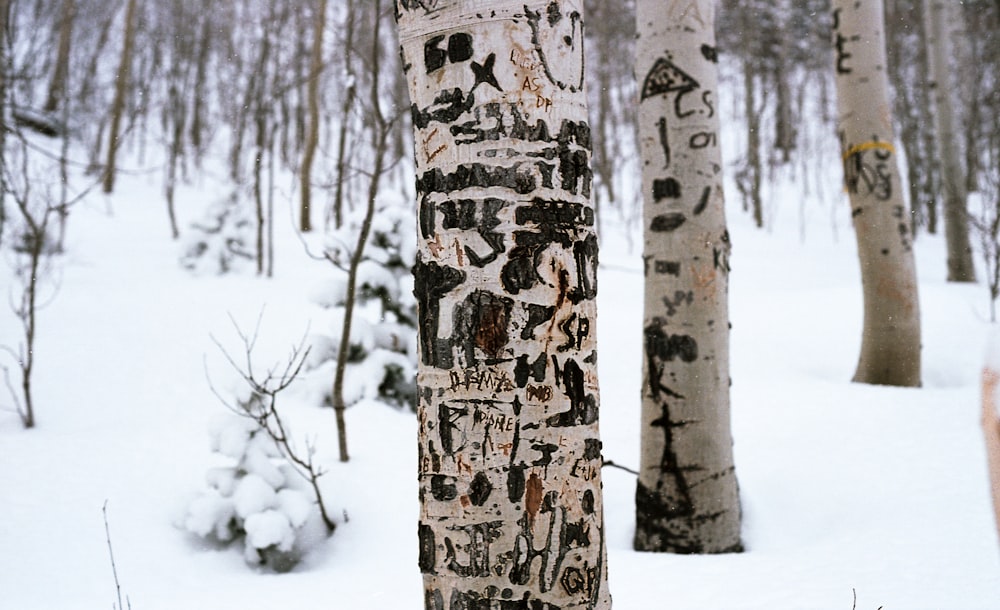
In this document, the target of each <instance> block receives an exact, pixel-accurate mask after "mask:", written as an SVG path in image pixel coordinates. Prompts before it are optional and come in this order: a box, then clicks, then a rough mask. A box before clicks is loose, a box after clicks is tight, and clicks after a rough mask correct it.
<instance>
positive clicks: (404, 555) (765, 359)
mask: <svg viewBox="0 0 1000 610" xmlns="http://www.w3.org/2000/svg"><path fill="white" fill-rule="evenodd" d="M119 185H120V186H119V192H118V193H117V194H115V195H114V197H113V198H111V199H110V200H105V199H104V198H103V196H100V195H97V194H94V195H91V196H90V197H89V198H88V199H87V200H85V201H84V202H83V203H81V204H80V205H78V206H77V207H76V208H75V209H74V212H73V214H72V217H71V220H70V225H69V248H68V250H69V251H68V253H67V254H66V255H65V256H64V257H62V260H61V261H60V262H59V263H58V264H59V267H60V269H61V272H60V278H61V279H60V282H59V288H58V291H57V293H56V294H55V296H54V297H53V299H52V301H51V303H50V304H49V305H48V306H47V307H46V308H45V309H44V310H42V312H41V314H40V318H39V331H38V332H39V335H38V344H37V351H36V359H37V360H36V367H37V368H36V373H35V375H36V376H35V387H36V393H35V399H36V408H37V418H38V427H37V428H36V429H34V430H30V431H25V430H22V429H21V427H20V423H19V421H18V419H17V418H16V417H15V415H14V414H13V413H10V412H0V608H4V609H8V608H9V609H10V610H36V609H38V610H41V609H45V610H74V609H93V608H109V607H111V605H112V603H114V602H116V592H115V582H114V578H113V574H112V568H111V562H110V559H109V554H108V544H107V540H106V537H105V529H104V521H103V515H102V506H105V503H106V506H107V514H108V517H109V523H110V532H111V539H112V542H113V548H114V559H115V563H116V566H117V573H118V577H119V579H120V583H121V587H122V591H123V596H124V595H127V596H128V597H129V599H130V600H131V606H132V608H134V609H135V610H158V609H164V610H167V609H169V610H177V609H184V610H196V609H202V608H204V609H212V610H217V609H227V608H233V609H237V608H238V609H240V610H253V609H276V608H297V609H301V610H306V609H310V608H317V609H319V608H336V609H400V610H406V609H410V610H417V609H418V608H421V607H422V593H421V582H420V575H419V573H418V570H417V544H416V542H417V540H416V516H417V509H418V507H417V487H416V477H415V473H416V459H415V457H416V456H415V453H416V440H415V434H416V425H415V418H414V416H413V415H412V414H410V413H407V412H403V411H397V410H394V409H391V408H389V407H385V406H381V405H377V404H373V403H362V404H359V405H357V406H355V407H353V408H351V409H350V410H349V411H348V413H347V424H348V435H349V440H350V451H351V455H352V461H351V462H350V463H349V464H346V465H341V464H339V463H338V462H337V461H336V445H335V441H334V438H335V435H334V418H333V413H332V411H330V410H323V409H318V408H315V407H305V406H301V405H296V404H295V401H294V400H292V401H290V402H289V403H288V409H289V413H290V417H291V418H292V420H293V426H294V429H295V431H296V433H297V434H298V435H300V438H302V439H305V438H306V437H308V438H310V439H314V440H315V441H316V443H317V445H318V458H319V459H320V460H322V461H323V462H324V464H325V465H326V466H327V467H328V468H329V473H328V474H327V475H326V477H324V479H323V481H324V482H323V485H324V489H325V490H326V495H327V496H328V501H329V502H330V503H331V504H332V512H333V514H334V516H336V517H337V519H338V521H339V527H338V529H337V531H336V533H335V535H334V536H333V537H332V538H330V539H329V540H328V541H327V542H326V543H324V544H323V545H321V546H320V547H319V548H318V549H317V550H316V551H314V552H313V553H311V554H310V555H308V556H307V557H306V560H305V561H304V562H303V563H302V564H301V565H300V566H299V567H297V568H296V569H295V570H294V571H293V572H291V573H288V574H281V575H278V574H273V573H267V572H257V571H255V570H253V569H251V568H249V567H248V566H247V565H246V564H245V563H244V561H243V559H242V556H241V551H240V549H238V548H228V549H219V548H212V547H210V546H207V545H205V544H203V543H201V542H200V541H199V540H198V539H197V538H194V537H193V536H190V535H188V534H185V533H184V532H183V531H182V530H181V529H179V528H178V524H179V523H180V522H181V520H182V519H183V516H184V512H185V509H186V506H187V503H188V502H189V501H190V500H191V498H193V497H194V496H195V494H196V493H197V492H198V491H199V490H200V489H201V488H202V487H203V485H204V483H203V479H204V476H205V472H206V470H207V469H208V468H209V467H210V466H212V465H213V464H215V463H216V459H217V457H215V456H213V455H212V454H211V452H210V448H209V442H208V432H207V431H208V429H209V426H210V424H211V422H212V421H214V420H215V419H216V418H217V417H218V416H220V415H222V414H225V413H226V411H225V408H224V407H223V406H222V405H221V404H220V402H219V400H218V399H217V398H216V397H215V396H214V395H213V393H212V391H211V390H210V388H209V383H208V381H207V378H209V377H210V378H212V380H213V383H216V384H219V385H220V386H221V387H225V385H226V383H228V382H227V377H226V376H227V374H230V375H231V372H229V371H227V369H226V365H225V363H224V361H223V360H222V359H221V357H220V354H219V351H218V349H217V347H216V346H215V345H214V343H213V340H212V338H211V337H210V336H214V337H215V338H216V339H217V340H218V341H219V342H220V343H222V344H223V345H225V346H227V347H228V348H230V349H233V350H237V351H238V337H237V335H236V333H235V331H234V329H233V326H232V323H231V321H230V316H232V318H233V319H234V320H235V321H236V322H237V324H239V325H240V327H241V328H243V329H245V330H249V329H252V328H253V326H254V324H255V323H256V320H257V318H258V317H261V319H262V323H261V339H260V346H259V349H260V350H261V352H263V353H270V354H274V359H275V360H280V359H281V358H282V357H283V356H284V355H285V354H287V351H288V349H289V348H290V347H291V346H293V345H294V344H296V343H297V342H298V341H299V340H300V338H301V337H302V336H303V333H304V332H305V331H306V330H307V329H308V328H309V326H310V319H309V318H310V312H311V311H315V309H311V308H309V307H307V306H306V304H305V303H306V296H307V294H308V293H309V291H310V288H311V287H312V286H313V285H314V284H315V283H316V282H317V281H318V279H319V278H321V277H323V276H324V273H326V272H327V268H326V266H325V265H326V263H323V262H317V261H314V260H310V259H309V258H308V257H307V256H305V254H304V253H303V252H302V248H301V246H300V244H299V242H298V241H297V240H296V239H295V238H294V237H293V236H292V235H291V234H290V226H291V224H292V222H291V215H290V214H289V213H287V212H285V211H282V212H281V213H279V215H278V218H279V225H280V227H279V237H280V238H281V243H280V244H279V248H278V254H277V266H276V277H275V278H274V279H271V280H265V279H257V278H255V277H251V276H248V275H242V276H240V275H232V276H227V277H221V278H214V277H192V276H191V275H190V274H188V273H187V272H185V271H183V270H182V269H181V268H180V267H179V265H178V264H177V259H178V256H179V254H180V251H179V247H178V245H177V244H176V243H174V242H172V241H171V240H170V239H169V231H168V227H167V222H166V212H165V209H164V204H163V203H162V199H161V197H160V195H159V187H158V185H157V183H156V180H155V176H148V175H147V176H142V175H139V176H123V177H122V179H121V180H120V182H119ZM215 196H216V195H215V194H204V193H199V192H198V191H197V189H194V188H192V187H187V188H186V189H184V190H183V191H182V193H180V194H179V197H180V198H181V199H182V200H183V201H184V203H183V205H182V208H181V209H180V213H181V215H182V220H184V221H189V220H192V219H193V218H194V217H195V215H196V214H197V211H198V210H199V209H200V208H202V207H204V205H206V204H207V203H208V201H209V200H210V199H211V198H213V197H215ZM794 197H795V196H794V195H790V196H789V198H788V200H787V201H782V202H777V203H774V204H773V206H774V209H775V210H777V216H776V219H775V221H774V226H773V228H772V229H771V230H769V231H759V230H756V229H753V228H752V227H750V226H749V223H748V221H747V218H746V217H745V215H743V214H741V213H738V212H737V211H736V209H735V207H736V206H735V205H733V206H732V207H733V209H732V210H731V211H730V223H731V232H732V235H733V243H734V251H733V256H732V266H733V271H732V276H731V278H732V284H731V308H732V321H733V333H732V376H733V387H732V403H733V423H734V435H735V447H736V465H737V474H738V477H739V481H740V486H741V494H742V498H743V507H744V518H745V521H744V541H745V545H746V548H747V550H746V552H745V553H742V554H739V555H725V556H708V557H704V556H702V557H692V556H670V555H652V554H638V553H635V552H633V551H632V550H631V548H630V546H631V535H632V528H633V492H634V483H635V482H634V477H633V476H632V475H630V474H628V473H627V472H624V471H622V470H618V469H612V468H607V469H605V473H604V477H605V503H606V520H607V530H608V538H607V540H608V545H609V553H610V559H609V566H610V586H611V589H612V595H613V597H614V600H615V607H616V608H618V609H628V610H642V609H647V608H768V609H772V610H773V609H777V608H789V609H792V608H831V609H843V610H847V609H850V608H852V607H854V605H855V598H854V595H855V594H856V596H857V598H856V607H857V608H859V609H860V608H864V609H870V610H875V609H876V608H879V607H883V608H885V609H887V610H889V609H912V608H990V607H1000V546H998V543H997V534H996V530H995V527H994V523H993V521H992V513H991V507H990V503H989V502H990V500H989V490H988V482H987V476H986V471H985V456H984V449H983V443H982V437H981V435H980V430H979V427H978V400H979V391H978V381H979V371H980V366H981V362H982V357H983V353H984V344H985V337H986V335H987V333H988V332H989V324H988V322H987V315H988V314H987V311H988V308H987V300H986V290H985V288H983V287H982V286H960V285H951V284H948V283H946V282H945V280H944V274H945V265H944V251H943V244H942V241H941V240H940V239H939V238H929V237H928V236H926V235H923V236H921V237H920V238H919V240H918V242H917V253H918V264H919V270H920V289H921V295H920V296H921V307H922V315H923V328H924V375H923V377H924V387H923V388H921V389H892V388H883V387H869V386H863V385H857V384H852V383H851V382H850V377H851V375H852V373H853V367H854V364H855V362H856V358H857V353H858V349H859V345H860V325H861V294H860V287H859V273H858V269H857V267H858V265H857V259H856V256H855V253H854V245H853V241H852V239H853V238H852V235H851V232H850V230H849V227H848V225H847V222H846V220H845V216H846V215H845V214H841V213H839V212H837V213H832V212H831V210H830V208H820V207H817V209H816V210H815V213H813V214H812V215H811V220H810V221H809V223H810V224H809V232H808V234H807V237H806V239H805V241H802V240H801V239H800V232H801V226H800V224H799V221H798V219H797V218H796V219H794V220H793V219H792V218H791V217H793V216H797V215H798V214H799V213H800V211H799V210H800V208H799V202H798V201H796V200H795V199H794ZM809 205H812V204H809ZM816 205H817V206H818V204H816ZM841 205H843V206H844V207H845V208H846V204H843V202H841ZM831 219H835V220H836V222H837V223H838V229H837V231H836V232H835V231H833V230H832V228H831V224H830V223H831ZM835 235H836V236H837V237H836V238H835V237H834V236H835ZM623 241H624V240H622V239H620V234H618V233H616V232H614V231H609V232H608V234H607V235H606V236H605V240H604V250H603V253H602V269H601V275H600V290H601V296H600V297H599V298H600V302H599V307H600V319H599V333H600V334H599V337H600V347H599V350H600V354H601V358H600V372H601V389H602V417H601V426H602V434H603V437H604V442H605V457H606V458H608V459H611V460H614V461H615V462H617V463H619V464H622V465H627V466H632V467H634V466H636V465H637V462H638V439H639V430H638V423H639V416H638V409H639V389H638V388H639V382H640V378H641V370H640V360H641V358H640V353H639V350H640V334H641V302H642V298H641V291H642V274H641V273H640V269H641V264H640V261H639V258H638V255H637V254H629V253H628V252H627V251H626V249H625V248H624V247H623V246H622V245H621V244H622V243H623ZM0 274H3V275H2V276H0V285H2V286H5V287H6V286H8V285H9V284H10V281H9V280H10V278H9V271H8V270H7V267H3V270H2V271H0ZM17 331H18V327H17V324H16V321H15V319H14V318H13V316H12V314H11V313H10V311H9V309H8V308H7V307H3V308H0V342H2V343H5V344H8V345H13V344H15V342H16V340H17ZM0 402H2V404H4V405H6V404H8V401H7V399H6V396H4V397H3V399H2V401H0Z"/></svg>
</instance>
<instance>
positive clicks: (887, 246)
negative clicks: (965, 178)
mask: <svg viewBox="0 0 1000 610" xmlns="http://www.w3.org/2000/svg"><path fill="white" fill-rule="evenodd" d="M883 15H884V13H883V7H882V2H881V0H861V1H860V2H859V1H856V0H834V3H833V18H834V26H835V27H834V37H835V38H834V42H835V47H836V66H835V69H836V86H837V110H838V115H839V116H838V129H839V133H840V147H841V155H842V158H843V163H844V186H845V189H846V190H847V192H848V194H849V195H850V204H851V216H852V217H853V219H854V231H855V234H856V236H857V245H858V258H859V261H860V264H861V283H862V288H863V293H864V330H863V332H862V340H861V356H860V358H859V361H858V368H857V372H856V373H855V375H854V381H857V382H860V383H874V384H882V385H895V386H919V385H920V307H919V303H918V299H917V276H916V268H915V263H914V258H913V247H912V246H913V244H912V233H911V232H910V222H909V213H908V212H907V209H906V203H905V201H904V200H903V196H902V188H901V186H902V185H901V181H900V177H899V167H898V164H897V162H896V154H895V148H894V146H893V142H894V141H895V138H894V137H893V129H892V112H891V111H890V109H889V83H888V80H887V77H886V73H885V65H886V60H885V38H884V25H883Z"/></svg>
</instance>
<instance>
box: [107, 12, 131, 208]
mask: <svg viewBox="0 0 1000 610" xmlns="http://www.w3.org/2000/svg"><path fill="white" fill-rule="evenodd" d="M135 8H136V0H128V4H127V5H126V7H125V28H124V31H125V42H124V43H123V45H122V56H121V62H120V63H119V64H118V73H117V74H116V75H115V99H114V101H113V102H112V104H111V133H110V134H109V135H108V157H107V162H106V164H105V166H104V185H103V186H104V192H105V193H110V192H112V191H114V190H115V171H116V169H115V160H116V158H117V154H118V147H119V146H120V145H121V142H120V141H119V136H120V132H121V123H122V115H123V114H124V113H125V96H126V95H128V85H129V68H130V66H131V65H132V47H133V45H134V43H135V21H136V19H135Z"/></svg>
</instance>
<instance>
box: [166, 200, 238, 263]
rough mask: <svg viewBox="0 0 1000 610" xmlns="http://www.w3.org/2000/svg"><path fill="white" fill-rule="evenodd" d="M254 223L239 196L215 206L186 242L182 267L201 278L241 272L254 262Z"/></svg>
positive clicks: (212, 205) (193, 227)
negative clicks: (202, 275) (202, 276)
mask: <svg viewBox="0 0 1000 610" xmlns="http://www.w3.org/2000/svg"><path fill="white" fill-rule="evenodd" d="M253 226H254V225H253V219H252V218H251V217H250V210H249V208H248V206H244V205H240V199H239V195H238V194H237V192H235V191H234V192H233V193H231V194H230V195H229V196H228V197H224V198H222V199H218V200H216V201H214V202H212V204H211V205H209V206H208V209H207V210H206V211H205V217H204V218H203V219H202V220H201V221H200V222H195V223H192V224H191V232H190V233H189V235H188V237H187V238H186V239H185V240H184V245H183V254H182V255H181V260H180V262H181V266H182V267H184V268H185V269H187V270H189V271H193V272H195V273H200V274H216V275H222V274H224V273H229V272H230V271H240V270H242V269H243V268H245V267H248V266H249V265H250V264H251V263H252V262H253V260H254V248H253V245H252V244H253Z"/></svg>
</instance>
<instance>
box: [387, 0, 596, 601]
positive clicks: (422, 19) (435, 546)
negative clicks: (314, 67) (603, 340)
mask: <svg viewBox="0 0 1000 610" xmlns="http://www.w3.org/2000/svg"><path fill="white" fill-rule="evenodd" d="M429 5H430V3H425V2H414V1H412V0H397V2H396V8H397V17H398V20H399V29H400V40H401V44H402V48H403V65H404V66H406V76H407V81H408V85H409V91H410V98H411V100H412V103H413V106H412V110H413V112H412V115H413V122H414V143H415V148H416V155H415V157H416V169H417V176H418V178H417V197H418V210H419V211H418V216H419V223H418V224H419V235H418V254H417V263H416V266H415V270H414V271H415V276H416V277H415V286H416V295H417V302H418V308H419V339H420V361H419V365H418V373H417V384H418V388H419V390H418V392H419V401H418V412H417V417H418V422H419V447H420V454H419V461H418V469H419V472H418V477H419V481H420V499H421V513H420V524H419V540H420V561H419V563H420V568H421V571H422V572H423V575H424V589H425V607H426V608H428V609H429V610H444V609H445V608H449V609H456V608H484V609H485V608H501V607H510V608H514V607H518V608H532V609H539V610H541V609H547V610H555V609H556V608H563V609H569V608H573V609H581V610H583V609H588V610H590V609H606V608H610V604H611V600H610V596H609V594H608V589H607V579H606V573H607V563H606V551H605V541H604V528H603V516H602V515H603V507H602V504H603V502H602V497H601V441H600V439H599V435H598V405H599V392H598V383H597V344H596V328H595V324H596V319H595V316H596V305H595V303H596V302H595V298H596V294H597V291H596V287H597V286H596V270H597V236H596V235H595V233H594V211H593V207H592V206H591V202H590V197H591V183H592V174H591V170H590V134H591V131H590V127H589V125H588V123H587V103H586V96H585V92H584V90H583V72H584V71H583V64H584V59H583V58H584V55H583V46H582V44H583V32H582V28H583V12H582V2H579V1H578V0H572V1H571V0H561V1H560V0H555V1H549V0H528V1H525V0H495V1H494V2H491V3H489V6H488V7H486V8H488V10H483V9H482V8H479V7H480V3H476V2H468V1H466V0H440V1H438V2H437V3H435V4H434V5H433V7H429Z"/></svg>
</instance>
